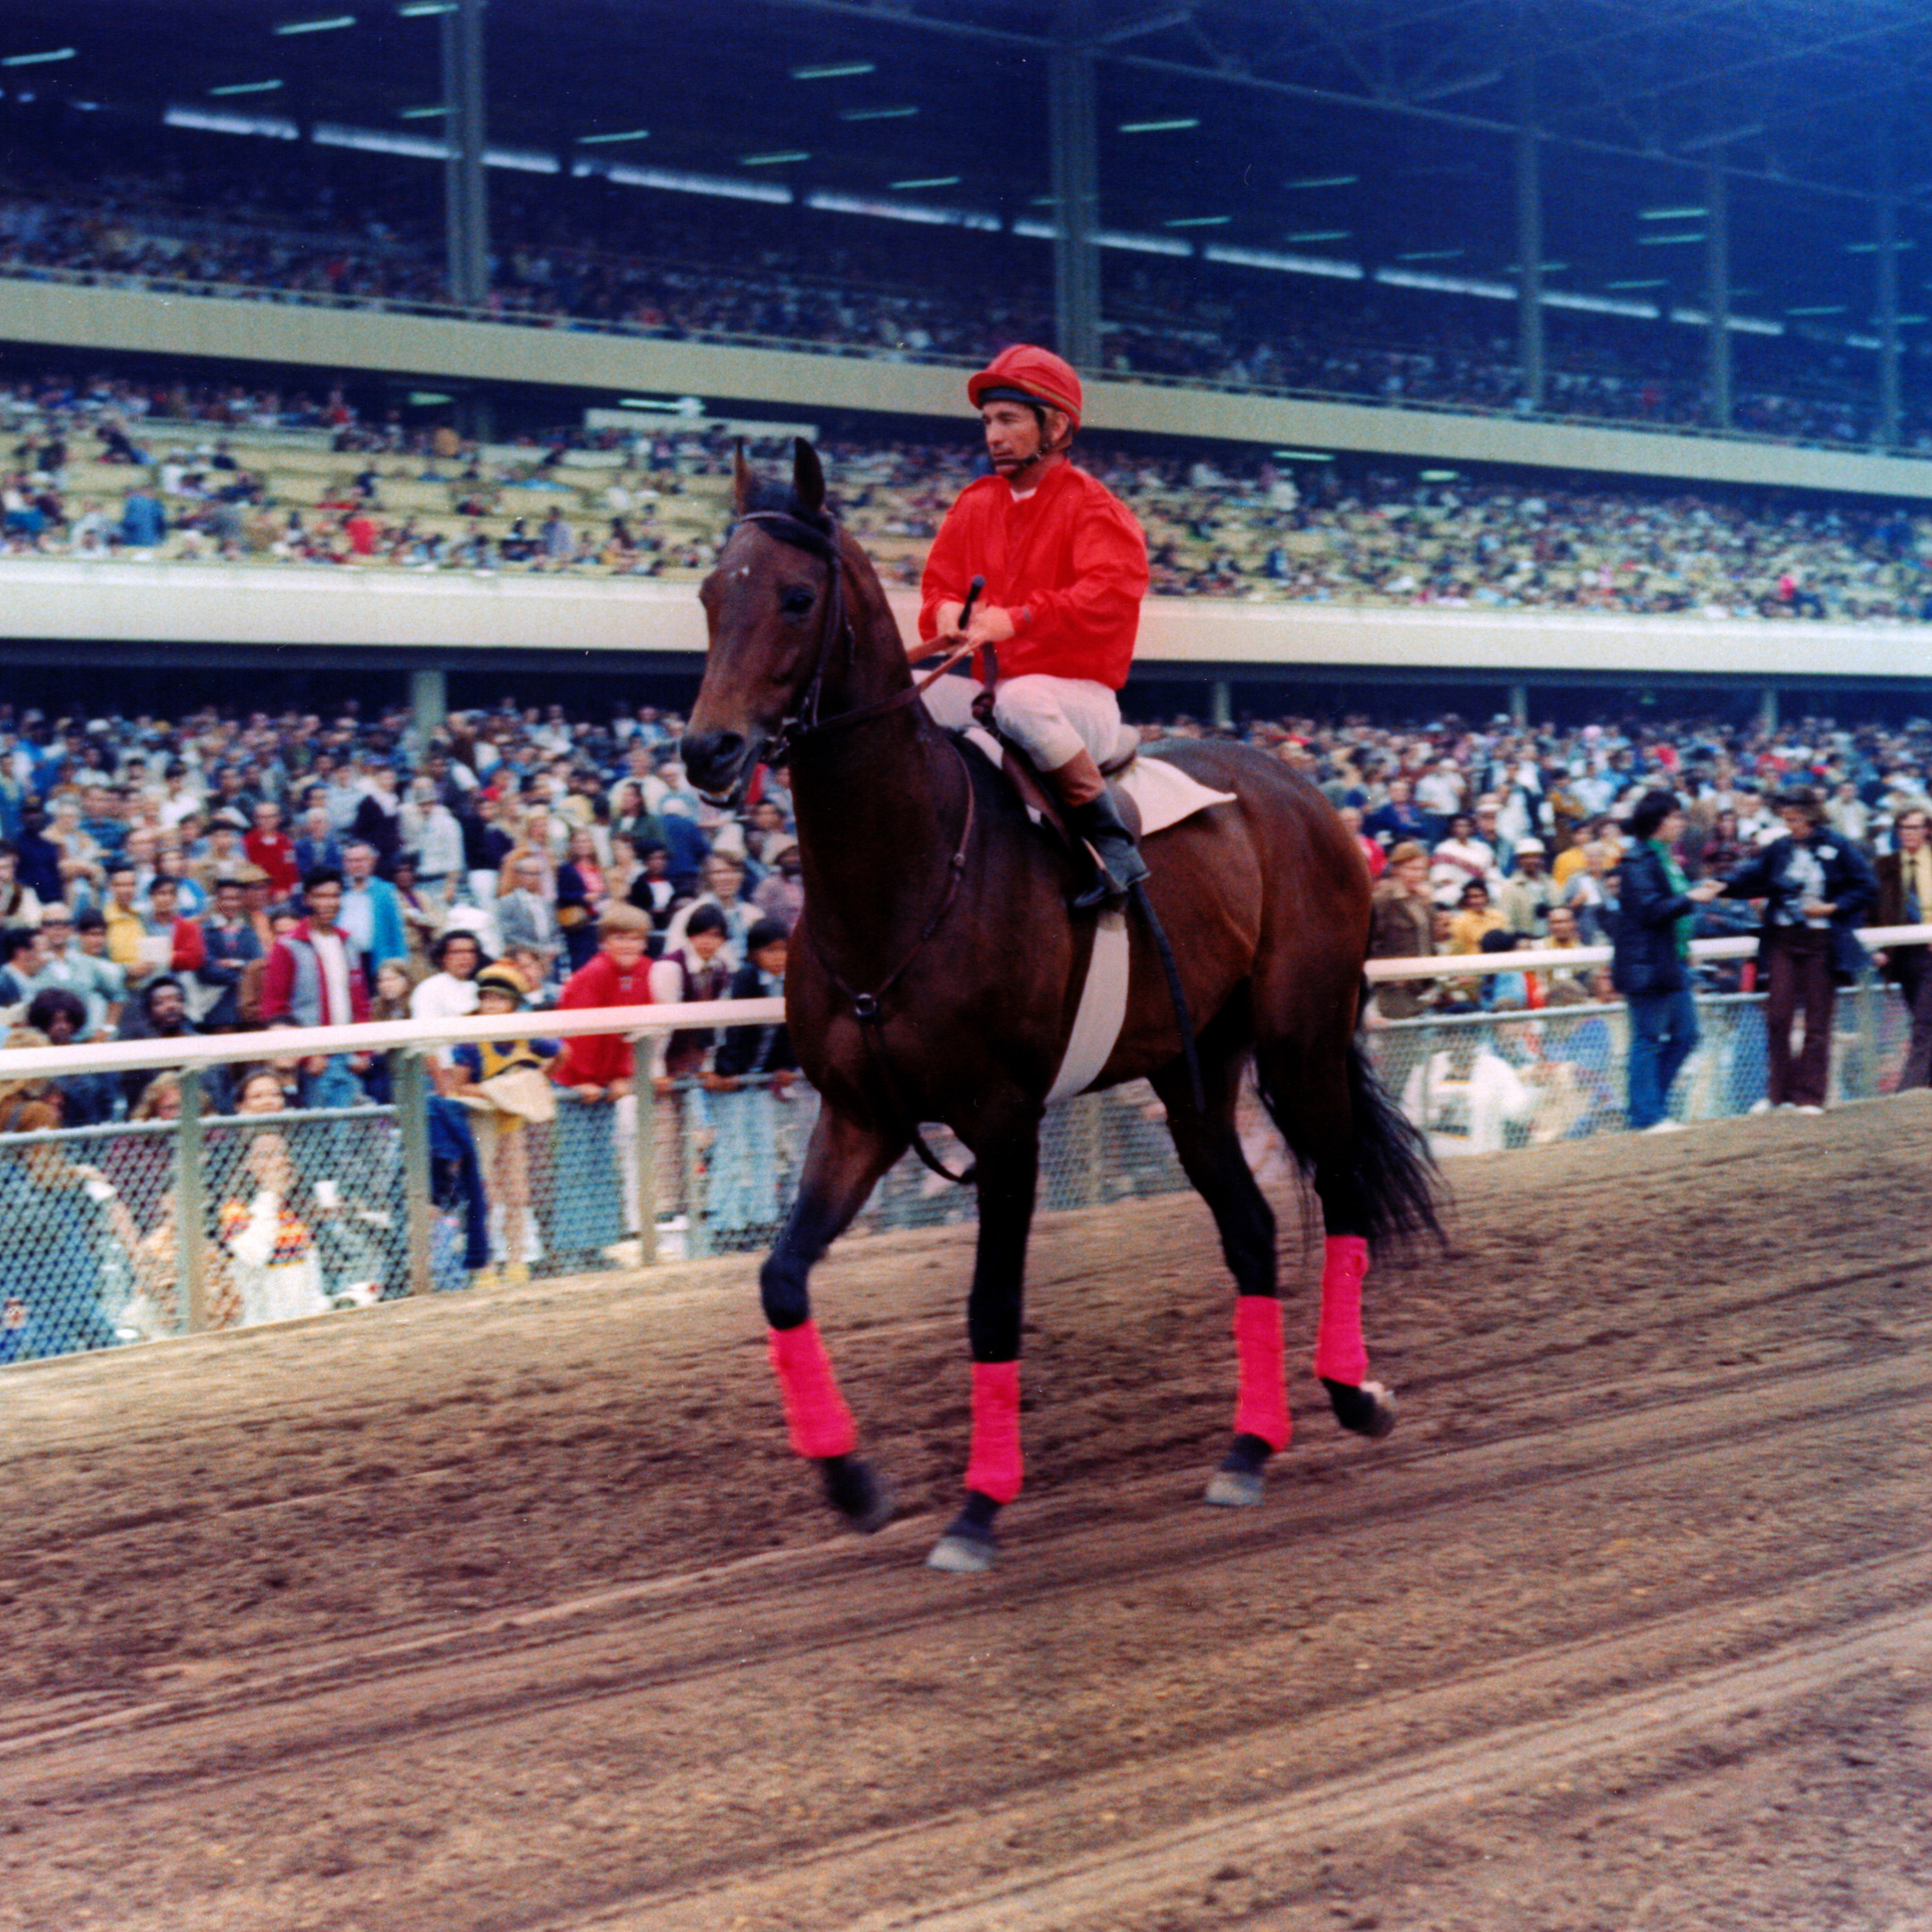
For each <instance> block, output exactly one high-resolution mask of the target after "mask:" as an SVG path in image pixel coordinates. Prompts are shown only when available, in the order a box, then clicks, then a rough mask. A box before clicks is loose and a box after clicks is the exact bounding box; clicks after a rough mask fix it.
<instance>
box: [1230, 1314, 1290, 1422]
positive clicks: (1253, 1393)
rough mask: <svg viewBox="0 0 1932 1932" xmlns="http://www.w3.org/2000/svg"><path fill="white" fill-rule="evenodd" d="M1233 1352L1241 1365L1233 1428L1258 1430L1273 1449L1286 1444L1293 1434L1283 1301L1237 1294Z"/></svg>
mask: <svg viewBox="0 0 1932 1932" xmlns="http://www.w3.org/2000/svg"><path fill="white" fill-rule="evenodd" d="M1234 1353H1235V1359H1236V1360H1237V1361H1238V1362H1239V1363H1240V1365H1241V1393H1240V1394H1239V1395H1238V1396H1237V1397H1236V1398H1235V1402H1234V1433H1235V1434H1236V1435H1237V1436H1259V1437H1260V1438H1261V1440H1262V1441H1263V1442H1265V1443H1266V1444H1267V1445H1268V1447H1269V1448H1270V1449H1285V1448H1286V1447H1287V1446H1288V1436H1289V1434H1290V1424H1289V1420H1288V1383H1287V1375H1286V1368H1285V1352H1284V1349H1283V1346H1282V1309H1281V1303H1280V1302H1279V1301H1276V1300H1275V1297H1274V1296H1273V1295H1245V1294H1244V1295H1236V1296H1235V1298H1234Z"/></svg>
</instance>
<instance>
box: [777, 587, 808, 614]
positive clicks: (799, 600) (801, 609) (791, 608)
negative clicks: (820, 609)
mask: <svg viewBox="0 0 1932 1932" xmlns="http://www.w3.org/2000/svg"><path fill="white" fill-rule="evenodd" d="M811 607H812V594H811V592H810V591H809V590H787V591H786V592H785V594H784V596H783V597H780V598H779V599H778V608H779V609H780V610H782V611H783V612H784V614H785V615H786V616H787V617H802V616H803V615H804V614H805V613H806V612H807V611H809V609H810V608H811Z"/></svg>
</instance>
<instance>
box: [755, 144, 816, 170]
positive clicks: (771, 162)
mask: <svg viewBox="0 0 1932 1932" xmlns="http://www.w3.org/2000/svg"><path fill="white" fill-rule="evenodd" d="M810 159H811V156H810V155H809V154H808V153H807V152H806V150H805V149H804V148H783V149H781V150H780V151H779V152H778V153H776V154H748V155H740V156H739V157H738V165H739V166H740V167H784V165H786V164H787V163H788V162H792V161H809V160H810Z"/></svg>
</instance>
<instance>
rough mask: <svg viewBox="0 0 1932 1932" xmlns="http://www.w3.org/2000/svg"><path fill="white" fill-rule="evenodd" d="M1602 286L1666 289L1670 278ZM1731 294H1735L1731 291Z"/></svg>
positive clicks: (1654, 276) (1645, 277) (1666, 276)
mask: <svg viewBox="0 0 1932 1932" xmlns="http://www.w3.org/2000/svg"><path fill="white" fill-rule="evenodd" d="M1604 286H1605V287H1606V288H1614V289H1639V288H1668V287H1669V286H1670V277H1669V276H1668V275H1646V276H1644V277H1643V278H1642V279H1641V280H1640V281H1636V282H1606V283H1605V284H1604ZM1733 293H1735V291H1734V290H1733Z"/></svg>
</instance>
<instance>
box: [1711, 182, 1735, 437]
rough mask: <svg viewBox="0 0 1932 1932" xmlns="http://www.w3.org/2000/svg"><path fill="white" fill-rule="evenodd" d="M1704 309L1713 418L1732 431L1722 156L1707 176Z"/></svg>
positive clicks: (1726, 192) (1726, 193) (1727, 213)
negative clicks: (1707, 323)
mask: <svg viewBox="0 0 1932 1932" xmlns="http://www.w3.org/2000/svg"><path fill="white" fill-rule="evenodd" d="M1704 310H1705V313H1706V314H1707V316H1708V317H1709V318H1710V321H1709V325H1708V328H1709V337H1708V343H1709V347H1708V358H1707V366H1708V369H1709V383H1708V386H1709V390H1710V419H1711V427H1712V428H1714V429H1728V428H1730V427H1731V423H1732V404H1731V199H1730V188H1729V183H1728V182H1727V180H1726V178H1725V175H1724V157H1723V156H1722V154H1721V153H1720V154H1716V155H1713V156H1712V157H1711V162H1710V165H1709V167H1708V168H1707V170H1706V173H1705V176H1704Z"/></svg>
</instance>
